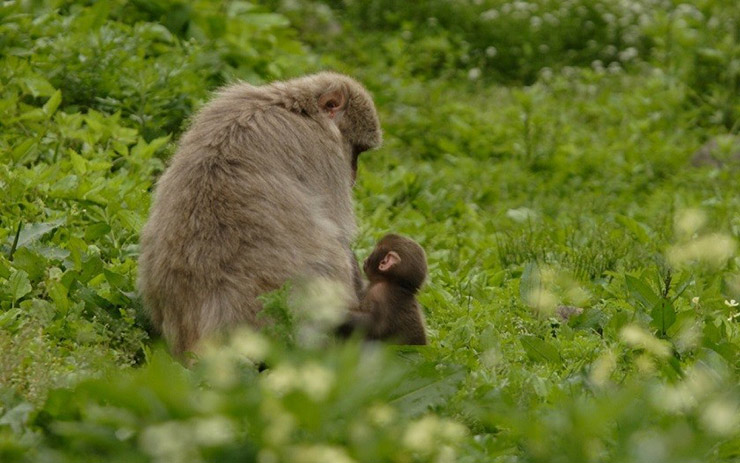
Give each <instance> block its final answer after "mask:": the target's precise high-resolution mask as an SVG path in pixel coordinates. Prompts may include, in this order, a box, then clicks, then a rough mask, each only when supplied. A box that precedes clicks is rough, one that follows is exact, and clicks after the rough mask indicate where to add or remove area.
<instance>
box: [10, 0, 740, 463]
mask: <svg viewBox="0 0 740 463" xmlns="http://www.w3.org/2000/svg"><path fill="white" fill-rule="evenodd" d="M516 4H517V5H518V6H508V7H507V6H506V5H505V4H504V3H501V2H496V1H488V2H481V3H480V4H477V3H475V2H473V3H471V4H470V5H468V4H464V5H463V4H460V5H457V8H453V9H451V7H450V5H451V4H449V2H445V1H441V0H440V1H429V2H423V3H422V4H420V6H419V7H418V8H417V9H413V10H410V9H408V8H406V7H404V6H399V5H400V4H396V3H394V2H383V1H379V0H373V1H371V2H357V3H352V2H326V3H315V2H308V1H299V2H292V3H287V2H286V3H283V2H264V3H262V4H261V5H252V4H249V3H240V2H227V3H223V4H222V3H215V2H206V1H200V2H195V3H193V4H192V6H189V7H188V6H184V5H183V4H178V3H175V2H168V1H164V0H163V1H158V2H153V3H151V5H148V6H147V5H143V4H140V3H139V2H131V3H129V2H123V1H120V2H119V1H116V2H105V3H102V2H101V3H98V4H95V5H92V6H90V5H86V4H82V3H74V2H47V3H42V4H39V5H36V6H35V7H31V6H28V5H25V4H22V3H8V4H6V5H3V6H2V7H0V50H2V52H1V53H0V83H1V84H2V86H0V92H1V93H2V98H1V99H0V100H1V102H0V114H1V115H2V117H1V118H0V126H2V131H0V153H2V156H3V163H2V165H1V166H0V184H2V187H3V188H2V189H0V199H1V200H0V212H1V214H0V350H1V351H2V354H0V397H2V401H1V402H0V459H2V460H3V461H79V460H80V459H83V458H84V459H89V458H99V459H107V460H111V461H122V462H123V461H126V462H131V461H152V460H154V461H260V462H268V461H298V462H303V461H305V462H313V461H316V462H318V461H338V462H343V461H347V462H349V461H368V462H372V461H397V462H416V461H419V462H421V461H438V462H447V461H461V462H477V461H481V462H484V461H485V462H488V461H500V462H539V461H543V462H544V461H547V462H559V461H563V462H572V461H583V462H604V461H625V462H627V461H629V462H633V461H634V462H637V461H649V462H660V461H666V462H668V461H670V462H683V461H685V462H691V461H718V462H719V461H738V460H740V421H738V418H737V417H738V416H740V415H738V413H737V412H738V408H739V407H740V388H738V384H739V382H738V380H739V378H740V376H739V375H740V372H739V371H738V360H739V357H738V356H739V355H740V329H739V328H738V325H737V320H738V319H740V318H738V317H736V315H737V313H738V311H739V310H740V307H738V305H737V302H735V301H737V300H740V270H739V269H738V266H739V265H740V257H739V255H738V251H737V245H736V243H737V239H738V237H740V214H739V211H740V195H738V187H737V180H736V177H737V165H736V164H733V161H732V159H733V158H732V150H733V148H732V146H733V140H737V127H738V124H737V120H738V118H737V114H738V108H739V106H738V104H739V103H738V100H737V95H738V88H737V84H738V82H739V81H738V79H737V66H735V65H734V64H733V63H736V61H737V56H738V51H740V49H739V48H738V47H739V46H740V45H738V43H739V42H738V37H737V34H736V28H734V26H733V25H736V24H737V21H739V20H740V10H738V8H737V6H735V5H734V4H733V3H727V2H722V1H708V2H703V3H701V4H697V5H694V6H681V5H677V4H676V5H674V4H673V3H672V2H654V3H645V4H640V5H638V6H639V8H641V10H640V14H637V13H635V11H636V10H635V8H638V6H635V5H633V4H628V3H620V4H619V5H616V4H615V5H612V4H611V3H602V2H599V1H597V0H582V1H578V2H571V3H568V4H562V5H556V4H554V3H552V2H544V1H542V2H540V1H537V2H516ZM512 5H514V4H512ZM522 5H530V6H527V7H526V8H525V7H524V6H522ZM581 7H582V8H586V10H585V11H586V12H585V13H583V11H584V10H582V9H581ZM512 8H513V9H512ZM568 8H570V10H569V9H568ZM494 10H495V11H498V12H499V13H498V14H499V16H496V18H501V19H496V21H497V22H496V26H497V29H495V30H493V29H487V28H484V27H483V26H482V24H484V23H483V22H481V21H489V20H490V18H491V17H493V14H492V13H490V11H494ZM504 10H506V11H504ZM555 10H557V11H555ZM548 12H550V13H552V14H553V16H554V17H558V18H565V17H571V18H578V17H580V16H579V15H585V16H584V17H583V18H581V20H578V21H576V20H575V19H574V20H573V21H572V22H566V23H565V24H563V25H562V27H560V28H553V29H552V30H550V29H548V30H550V32H548V33H547V34H545V33H544V32H542V31H540V32H536V31H535V29H533V28H528V27H526V26H524V25H525V24H530V25H532V24H534V23H536V22H537V21H534V23H533V22H532V21H533V20H532V17H535V16H536V17H538V18H540V17H542V18H544V15H545V14H546V13H548ZM666 12H667V13H666ZM484 13H485V14H486V15H487V16H481V15H482V14H484ZM370 14H372V15H373V16H372V20H368V21H365V17H366V16H367V15H370ZM608 14H610V15H611V16H608ZM420 15H423V16H420ZM434 15H438V16H439V19H438V20H430V19H429V17H434ZM527 15H528V16H527ZM593 15H600V16H599V18H602V19H603V20H604V21H606V22H607V23H608V21H610V20H613V21H617V22H619V21H621V22H619V24H621V25H620V26H619V27H616V28H613V29H609V30H608V31H605V32H604V31H601V32H600V31H592V32H589V31H588V30H587V28H586V26H584V24H585V21H588V20H589V18H591V16H593ZM448 16H449V18H448ZM643 16H644V17H643ZM486 17H487V18H489V19H485V18H486ZM481 18H484V19H481ZM625 18H626V19H625ZM600 20H601V19H600ZM600 20H599V21H600ZM597 22H598V21H597ZM455 24H458V25H466V26H465V27H460V26H458V25H455ZM485 24H487V23H485ZM468 26H469V27H468ZM486 27H488V26H486ZM580 27H583V28H584V30H583V31H580V32H579V35H578V37H580V38H579V41H580V42H579V41H576V42H570V41H569V40H568V37H573V35H572V34H571V32H572V29H573V28H580ZM604 27H607V26H604ZM471 31H477V32H471ZM602 32H603V33H602ZM553 34H554V35H553ZM558 34H560V35H558ZM625 34H628V35H629V34H632V35H635V34H636V37H633V38H629V37H627V36H625ZM547 37H551V39H547ZM628 39H629V40H634V43H627V42H626V41H627V40H628ZM548 40H551V42H548ZM590 41H594V43H595V45H594V44H593V43H591V42H590ZM548 43H551V44H552V46H553V47H554V48H553V49H552V50H551V52H550V53H549V54H547V55H546V56H545V55H543V54H541V52H540V51H538V50H541V45H543V44H544V45H547V44H548ZM490 46H494V47H496V48H497V49H498V50H502V51H501V52H500V53H499V54H494V55H492V53H490V51H489V52H487V51H486V50H488V47H490ZM610 46H611V47H614V50H612V49H611V48H609V47H610ZM630 47H632V48H634V50H635V52H637V53H638V55H637V56H636V57H635V56H634V52H629V53H625V51H626V50H627V49H628V48H630ZM514 49H518V50H520V51H519V52H517V53H514V52H513V51H511V50H514ZM106 50H108V51H107V52H106ZM526 50H530V51H529V52H528V51H526ZM530 52H531V53H533V54H531V55H526V53H530ZM541 55H542V56H541ZM83 56H85V57H89V59H88V58H85V59H82V58H81V57H83ZM522 56H529V59H528V60H522V59H521V57H522ZM484 57H485V58H484ZM596 60H598V63H597V62H596ZM615 63H616V64H615ZM733 66H734V67H733ZM324 68H331V69H338V70H342V71H344V72H348V73H350V74H352V75H353V76H355V77H357V78H358V79H359V80H361V81H363V82H364V83H365V84H366V85H367V86H368V88H369V89H370V90H371V91H372V93H373V95H374V98H375V100H376V104H377V106H378V108H379V110H380V113H381V122H382V125H383V128H384V132H385V134H384V137H385V144H384V146H383V147H382V148H381V149H380V150H378V151H374V152H371V153H366V154H364V155H363V156H362V157H361V158H360V169H359V175H358V183H357V186H356V189H355V198H356V213H357V217H358V222H359V225H360V230H359V233H358V236H357V239H356V243H355V252H356V254H357V255H358V257H360V258H363V257H364V256H365V255H366V254H367V253H368V252H370V250H371V248H372V246H373V244H374V242H375V240H376V239H378V238H379V237H381V236H382V235H383V234H385V233H386V232H390V231H392V232H397V233H402V234H405V235H408V236H410V237H412V238H414V239H415V240H417V241H418V242H420V243H421V244H422V245H423V247H424V248H425V249H426V251H427V255H428V260H429V270H430V278H429V282H428V284H427V285H426V286H425V288H424V289H423V291H422V293H421V294H420V298H419V299H420V302H421V304H422V305H423V306H424V310H425V313H426V321H427V330H428V335H429V336H428V337H429V340H430V345H429V346H428V347H426V348H421V349H415V348H398V347H391V346H363V345H360V344H357V343H348V344H338V343H335V342H333V341H331V340H330V339H327V338H326V336H324V333H323V332H322V330H321V329H320V325H321V324H320V322H319V321H316V320H312V319H311V317H308V318H301V317H295V316H294V315H293V313H292V312H291V310H292V309H294V308H295V306H296V305H298V306H308V307H317V306H320V305H322V304H325V303H326V301H324V300H322V299H321V297H320V295H321V292H320V291H314V292H311V291H308V292H307V293H306V295H305V296H304V297H303V298H298V299H296V298H291V297H288V294H287V292H286V291H282V292H277V293H274V294H271V295H268V296H266V301H267V306H268V307H269V308H270V312H271V314H272V315H273V316H274V317H276V318H278V319H280V320H283V321H284V323H281V324H280V325H279V326H277V327H276V328H275V329H274V330H271V331H270V332H269V333H262V334H258V333H253V332H249V331H238V333H237V334H236V335H235V336H233V337H231V338H228V339H223V340H220V342H219V343H215V344H214V345H213V346H212V347H210V348H209V349H208V350H207V351H206V353H205V354H204V356H203V358H202V359H201V361H200V362H199V364H198V365H197V366H196V367H195V368H193V369H191V370H186V369H183V368H182V367H181V366H180V365H179V364H177V363H176V362H174V361H173V360H172V359H171V358H170V357H169V355H168V354H167V353H166V352H165V351H163V350H162V348H161V346H160V345H159V344H158V342H157V340H156V339H150V338H149V336H148V334H147V330H146V322H145V320H144V319H143V318H142V315H141V306H140V302H139V300H138V297H137V295H136V293H135V287H134V282H135V277H136V257H137V255H138V247H137V242H138V231H139V230H140V228H141V225H142V223H143V221H144V220H145V218H146V215H147V212H148V208H149V202H150V190H151V187H152V185H153V184H154V182H155V181H156V178H157V177H158V175H159V174H160V173H161V172H162V170H163V169H164V167H165V165H166V162H167V158H168V157H169V156H170V155H171V153H173V152H174V150H175V147H176V140H177V138H178V136H179V135H180V134H181V133H182V130H183V128H184V127H185V126H186V124H187V118H188V117H189V116H190V115H191V114H192V112H193V111H194V110H196V109H197V108H198V107H199V106H200V105H201V104H202V103H203V102H204V101H206V100H207V98H208V95H209V92H210V91H211V90H213V89H215V88H216V87H217V86H218V85H221V84H222V83H224V82H227V81H230V80H232V79H235V78H241V79H246V80H249V81H251V82H254V83H261V82H264V81H268V80H272V79H275V78H284V77H290V76H293V75H300V74H303V73H306V72H311V71H314V70H317V69H324ZM710 140H724V141H723V142H722V143H724V144H723V145H722V146H724V148H722V149H724V151H721V152H717V153H716V154H715V155H716V156H717V158H718V159H722V160H723V161H726V162H724V163H723V164H721V165H719V166H703V167H695V166H694V165H693V163H692V159H693V157H694V156H695V153H696V152H697V150H699V149H700V147H702V146H704V145H705V144H706V143H707V142H708V141H710ZM317 295H318V296H317ZM561 306H575V307H579V308H582V309H583V311H582V313H580V314H578V315H574V316H573V317H571V318H570V319H568V320H563V319H562V318H561V317H559V316H558V310H559V309H558V308H559V307H561ZM306 333H309V334H312V335H313V336H308V337H306V335H305V334H306ZM317 336H318V337H317ZM262 361H265V362H267V363H268V364H270V365H271V368H270V369H269V370H268V371H267V372H263V373H258V371H257V368H256V367H255V365H256V364H259V363H260V362H262Z"/></svg>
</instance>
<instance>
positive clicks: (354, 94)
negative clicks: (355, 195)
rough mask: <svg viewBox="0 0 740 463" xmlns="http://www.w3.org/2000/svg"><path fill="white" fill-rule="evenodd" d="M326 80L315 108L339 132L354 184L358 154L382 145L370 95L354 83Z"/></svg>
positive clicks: (333, 78) (334, 76)
mask: <svg viewBox="0 0 740 463" xmlns="http://www.w3.org/2000/svg"><path fill="white" fill-rule="evenodd" d="M326 76H328V77H327V78H328V79H329V80H328V81H327V86H326V87H322V93H321V94H320V95H319V96H318V100H317V101H318V105H319V108H320V109H321V111H323V112H324V113H325V114H326V115H327V116H328V117H329V119H331V121H332V122H333V123H334V124H335V126H336V127H337V129H339V133H340V134H341V136H342V140H343V142H344V150H345V153H346V155H347V158H348V162H349V163H350V167H351V170H352V179H353V181H354V179H355V178H356V176H357V160H358V158H359V156H360V153H363V152H364V151H367V150H371V149H373V148H377V147H378V146H380V144H381V143H382V138H383V137H382V133H381V130H380V121H379V120H378V113H377V111H376V110H375V105H374V104H373V100H372V98H371V97H370V94H369V93H368V92H367V90H365V88H363V87H362V86H361V85H359V84H358V83H357V82H354V81H352V80H350V79H347V78H346V77H344V76H340V75H337V74H326Z"/></svg>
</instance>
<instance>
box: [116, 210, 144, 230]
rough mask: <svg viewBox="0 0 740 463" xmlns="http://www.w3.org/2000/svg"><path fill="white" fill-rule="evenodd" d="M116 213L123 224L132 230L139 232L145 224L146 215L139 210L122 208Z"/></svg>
mask: <svg viewBox="0 0 740 463" xmlns="http://www.w3.org/2000/svg"><path fill="white" fill-rule="evenodd" d="M116 215H117V216H118V218H119V219H120V220H121V223H122V224H123V226H124V227H126V228H127V229H129V230H131V231H134V232H137V233H138V232H139V230H141V227H143V226H144V217H142V216H141V214H139V213H138V212H135V211H130V210H125V209H122V210H120V211H118V212H117V213H116Z"/></svg>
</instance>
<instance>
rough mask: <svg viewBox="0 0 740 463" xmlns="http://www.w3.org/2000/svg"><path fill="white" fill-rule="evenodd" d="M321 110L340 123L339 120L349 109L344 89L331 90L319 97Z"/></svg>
mask: <svg viewBox="0 0 740 463" xmlns="http://www.w3.org/2000/svg"><path fill="white" fill-rule="evenodd" d="M319 108H320V109H321V110H322V111H324V112H325V113H326V114H327V115H328V116H329V118H330V119H335V122H339V118H340V117H341V116H342V114H344V110H345V109H346V108H347V93H346V92H345V90H344V88H342V87H341V86H340V87H337V88H336V89H334V90H329V91H328V92H326V93H324V94H323V95H321V96H320V97H319Z"/></svg>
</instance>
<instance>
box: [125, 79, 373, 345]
mask: <svg viewBox="0 0 740 463" xmlns="http://www.w3.org/2000/svg"><path fill="white" fill-rule="evenodd" d="M380 143H381V131H380V124H379V122H378V115H377V112H376V110H375V106H374V105H373V101H372V99H371V97H370V95H369V94H368V92H367V91H366V90H365V89H364V88H363V87H362V85H360V84H359V83H358V82H356V81H355V80H353V79H351V78H349V77H347V76H344V75H341V74H336V73H332V72H322V73H319V74H315V75H312V76H307V77H302V78H299V79H294V80H289V81H285V82H276V83H272V84H269V85H265V86H261V87H255V86H252V85H248V84H245V83H239V84H236V85H233V86H229V87H226V88H224V89H222V90H221V91H220V92H219V93H218V95H217V96H216V98H215V99H213V101H211V102H210V103H208V104H207V105H206V106H205V107H204V108H203V109H202V110H201V111H200V112H199V113H198V114H197V115H196V116H195V118H194V120H193V123H192V125H191V127H190V129H189V130H188V131H187V132H186V133H185V134H184V135H183V137H182V139H181V140H180V146H179V149H178V151H177V152H176V153H175V155H174V156H173V158H172V162H171V164H170V166H169V167H168V168H167V170H166V171H165V173H164V174H163V175H162V177H161V178H160V180H159V182H158V184H157V187H156V191H155V194H154V200H153V204H152V208H151V212H150V216H149V219H148V221H147V223H146V225H145V226H144V228H143V230H142V232H141V255H140V257H139V280H138V287H139V291H140V293H141V295H142V298H143V302H144V305H145V307H147V309H148V311H149V314H150V316H151V319H152V322H153V324H154V326H155V328H157V329H158V330H159V331H160V332H161V333H162V334H163V336H164V338H165V339H166V340H167V342H168V344H169V345H170V348H171V350H172V352H173V353H174V354H175V355H182V354H183V353H184V352H186V351H190V350H192V349H193V348H194V347H195V346H196V344H197V342H198V341H199V340H200V339H201V338H202V337H203V336H205V335H207V334H209V333H212V332H214V331H217V330H219V329H221V328H224V327H227V326H232V325H234V324H237V323H249V324H251V325H252V326H259V321H258V319H257V313H258V312H259V311H260V309H261V305H260V303H259V301H258V300H257V296H258V295H260V294H262V293H264V292H268V291H271V290H274V289H276V288H278V287H280V286H281V285H282V284H283V283H284V282H285V281H287V280H289V279H291V278H294V277H301V276H318V277H325V278H329V279H331V280H333V281H335V282H336V283H337V284H339V285H341V286H342V287H343V288H345V289H346V293H347V301H346V303H347V307H348V308H350V307H353V306H355V305H356V304H357V292H359V291H360V290H361V288H362V283H361V280H360V276H359V268H358V266H357V262H356V261H355V259H354V256H353V255H352V253H351V251H350V247H349V246H350V242H351V240H352V238H353V234H354V231H355V218H354V212H353V207H352V186H353V184H354V178H355V173H356V170H357V156H358V155H359V154H360V153H361V152H363V151H366V150H368V149H371V148H375V147H377V146H379V145H380Z"/></svg>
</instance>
